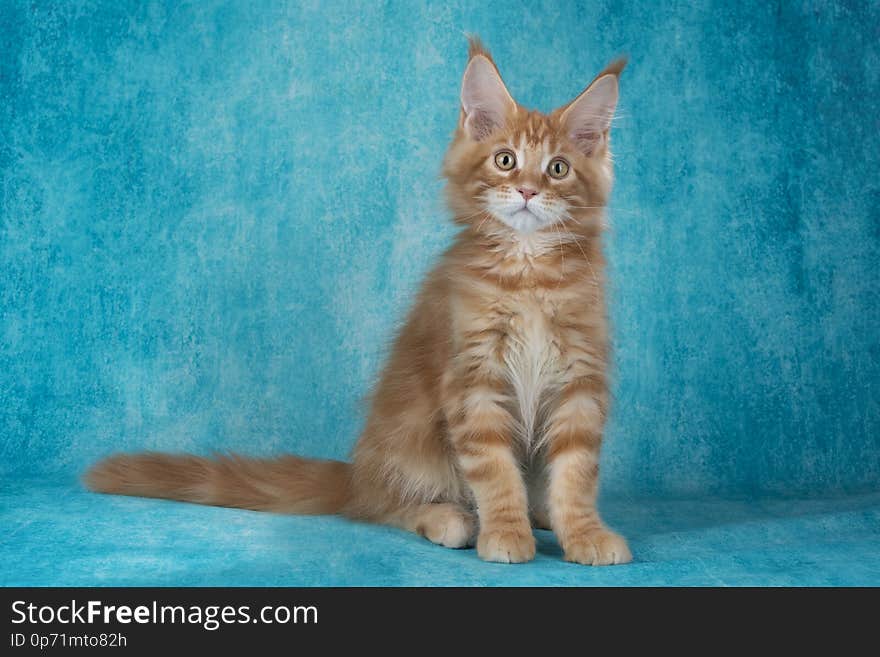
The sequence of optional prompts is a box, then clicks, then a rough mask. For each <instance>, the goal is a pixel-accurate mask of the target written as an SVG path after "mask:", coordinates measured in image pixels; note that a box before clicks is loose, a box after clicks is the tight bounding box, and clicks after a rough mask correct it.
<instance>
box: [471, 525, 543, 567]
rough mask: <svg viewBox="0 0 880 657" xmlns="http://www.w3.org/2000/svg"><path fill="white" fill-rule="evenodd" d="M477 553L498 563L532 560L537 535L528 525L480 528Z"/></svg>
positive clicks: (487, 559)
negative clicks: (533, 533)
mask: <svg viewBox="0 0 880 657" xmlns="http://www.w3.org/2000/svg"><path fill="white" fill-rule="evenodd" d="M477 554H479V555H480V558H482V559H485V560H486V561H497V562H498V563H523V562H525V561H531V560H532V559H534V558H535V537H534V536H533V535H532V530H531V527H529V526H528V525H525V526H524V527H519V526H504V527H487V528H485V529H482V530H480V535H479V538H478V539H477Z"/></svg>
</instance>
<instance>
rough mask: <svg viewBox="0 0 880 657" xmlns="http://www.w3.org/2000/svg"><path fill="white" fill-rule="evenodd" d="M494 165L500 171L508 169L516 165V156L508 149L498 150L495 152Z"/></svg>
mask: <svg viewBox="0 0 880 657" xmlns="http://www.w3.org/2000/svg"><path fill="white" fill-rule="evenodd" d="M495 166H496V167H498V168H499V169H501V170H502V171H510V170H511V169H512V168H513V167H515V166H516V156H515V155H514V154H513V153H511V152H510V151H498V152H497V153H496V154H495Z"/></svg>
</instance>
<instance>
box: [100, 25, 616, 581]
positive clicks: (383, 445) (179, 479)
mask: <svg viewBox="0 0 880 657" xmlns="http://www.w3.org/2000/svg"><path fill="white" fill-rule="evenodd" d="M622 68H623V65H622V63H620V62H618V63H615V64H613V65H611V66H610V67H609V68H608V69H606V71H604V72H603V73H602V74H600V75H599V76H598V77H597V78H596V80H594V82H593V84H592V85H591V86H590V87H589V88H588V89H587V90H586V91H584V92H583V93H582V94H581V95H580V96H578V97H577V98H576V99H575V101H573V102H572V103H570V104H569V105H567V106H565V107H562V108H560V109H558V110H556V111H554V112H552V113H550V114H541V113H538V112H534V111H529V110H527V109H525V108H523V107H522V106H520V105H518V104H516V103H515V101H513V99H512V98H510V96H509V94H507V91H506V88H505V87H504V86H503V82H501V78H500V75H498V73H497V68H496V67H495V64H494V62H493V61H492V59H491V56H490V55H489V53H488V52H487V51H486V49H485V48H484V47H483V46H482V45H481V44H480V43H479V42H478V41H476V40H474V41H472V43H471V49H470V59H469V63H468V71H467V72H466V74H465V78H464V82H463V88H462V111H461V120H460V123H459V126H458V128H457V130H456V132H455V135H454V137H453V140H452V143H451V145H450V148H449V151H448V153H447V155H446V159H445V162H444V167H443V172H444V176H445V177H446V180H447V187H446V196H447V199H448V202H449V206H450V208H451V211H452V214H453V218H454V220H455V222H456V223H457V224H459V225H460V226H461V231H460V233H459V235H458V236H457V238H456V239H455V241H454V243H453V244H452V246H451V247H450V248H449V249H448V250H447V252H446V253H445V254H444V255H443V257H442V258H441V260H440V262H439V263H438V264H437V266H436V267H435V268H434V270H433V271H432V272H431V273H430V274H429V275H428V277H427V278H426V280H425V281H424V283H423V285H422V288H421V291H420V292H419V295H418V298H417V299H416V301H415V304H414V306H413V308H412V310H411V312H410V313H409V316H408V318H407V320H406V323H405V325H404V327H403V329H402V330H401V332H400V333H399V335H398V336H397V339H396V341H395V343H394V347H393V350H392V353H391V355H390V358H389V360H388V362H387V363H386V365H385V368H384V370H383V372H382V375H381V377H380V380H379V383H378V385H377V387H376V389H375V391H374V394H373V397H372V406H371V412H370V415H369V418H368V421H367V424H366V427H365V429H364V432H363V434H362V435H361V437H360V439H359V441H358V442H357V444H356V446H355V448H354V451H353V455H352V460H351V463H340V462H332V461H314V460H310V459H303V458H299V457H293V456H288V457H282V458H280V459H275V460H253V459H244V458H241V457H237V456H235V457H222V458H216V459H205V458H200V457H194V456H186V455H163V454H139V455H138V454H135V455H117V456H112V457H110V458H108V459H106V460H104V461H102V462H100V463H98V464H97V465H95V466H94V467H93V468H92V470H91V471H90V472H88V473H87V475H86V482H87V485H88V486H89V487H90V488H92V489H93V490H96V491H101V492H106V493H117V494H125V495H140V496H150V497H162V498H170V499H179V500H186V501H190V502H197V503H203V504H216V505H225V506H234V507H242V508H248V509H258V510H266V511H277V512H288V513H341V514H344V515H346V516H348V517H351V518H355V519H359V520H366V521H372V522H380V523H387V524H390V525H394V526H398V527H403V528H405V529H408V530H411V531H414V532H418V533H419V534H421V535H423V536H426V537H427V538H428V539H430V540H431V541H434V542H435V543H439V544H442V545H446V546H449V547H464V546H467V545H472V544H474V543H476V546H477V550H478V552H479V554H480V556H482V557H483V558H484V559H487V560H491V561H501V562H522V561H527V560H529V559H531V558H532V557H533V556H534V554H535V540H534V538H533V535H532V525H533V524H535V525H538V526H542V527H547V526H549V527H552V529H553V530H554V531H555V532H556V535H557V536H558V538H559V540H560V543H561V545H562V547H563V550H564V553H565V558H566V559H568V560H570V561H575V562H578V563H584V564H611V563H623V562H626V561H628V560H629V559H630V555H629V551H628V549H627V545H626V542H625V541H624V540H623V539H622V538H621V537H620V536H618V535H617V534H615V533H613V532H611V531H610V530H608V529H607V528H606V527H605V526H604V525H603V523H602V521H601V519H600V517H599V515H598V512H597V510H596V495H597V486H598V462H599V449H600V444H601V440H602V430H603V425H604V421H605V418H606V416H607V413H608V390H607V363H608V345H609V339H608V328H607V324H606V319H605V306H604V296H603V292H604V278H603V277H604V271H605V267H604V260H603V256H602V248H601V234H602V226H603V208H604V206H605V205H606V202H607V199H608V195H609V193H610V191H611V184H612V164H611V154H610V150H609V138H608V137H609V128H610V117H611V114H613V111H614V102H615V101H616V94H617V79H618V76H619V74H620V72H621V70H622ZM500 152H509V153H510V154H511V157H513V158H515V160H516V165H515V166H513V167H512V168H510V169H507V170H505V169H503V168H501V165H500V164H499V162H501V163H502V164H504V163H508V164H509V163H510V162H511V161H512V160H508V159H500V160H499V159H498V154H499V153H500ZM554 158H563V160H564V162H565V163H566V164H567V166H568V167H570V168H569V170H568V172H567V175H564V176H562V177H560V178H558V179H557V178H554V177H553V176H552V175H550V164H551V163H552V162H554V161H555V160H554ZM521 190H527V192H528V193H526V191H521Z"/></svg>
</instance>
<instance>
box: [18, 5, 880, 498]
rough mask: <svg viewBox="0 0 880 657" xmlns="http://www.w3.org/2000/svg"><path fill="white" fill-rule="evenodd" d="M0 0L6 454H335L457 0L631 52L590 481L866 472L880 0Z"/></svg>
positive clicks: (827, 480)
mask: <svg viewBox="0 0 880 657" xmlns="http://www.w3.org/2000/svg"><path fill="white" fill-rule="evenodd" d="M333 4H334V3H328V2H317V1H314V2H307V3H281V2H245V1H243V0H242V1H239V2H219V1H215V0H200V1H199V2H190V3H184V2H180V3H178V2H171V1H169V2H141V3H135V2H128V3H126V2H109V1H107V2H59V3H57V6H53V5H52V4H49V3H45V2H23V1H16V0H4V1H3V2H0V471H3V472H6V473H7V476H8V475H10V474H11V473H23V472H67V473H73V472H75V471H76V470H77V469H79V468H81V467H82V466H83V465H84V464H85V463H86V462H87V461H89V460H90V459H92V458H94V457H96V456H97V455H99V454H103V453H105V452H107V451H110V450H111V449H138V448H152V449H165V450H196V451H208V450H210V449H211V448H225V449H235V450H240V451H245V452H250V453H258V454H267V453H273V452H277V451H280V450H296V451H298V452H301V453H305V454H310V455H319V456H337V457H340V456H343V455H345V454H346V453H347V451H348V449H349V447H350V445H351V444H352V442H353V440H354V439H355V437H356V435H357V431H358V429H359V426H360V424H361V423H362V420H363V409H362V406H361V405H360V403H359V399H360V398H361V397H362V396H363V395H364V394H365V392H366V391H367V389H368V386H369V383H370V381H371V379H372V377H373V376H374V375H375V374H376V372H377V369H378V367H379V364H380V361H381V358H382V354H383V352H384V350H385V348H386V345H387V342H388V340H389V337H390V335H391V333H392V331H393V329H394V326H395V322H396V321H397V320H398V319H399V318H400V317H401V315H402V313H403V312H404V311H405V309H406V306H407V304H408V301H409V299H410V298H411V295H412V293H413V290H414V288H415V286H416V285H417V284H418V280H419V278H420V275H421V274H422V273H423V272H424V271H425V269H426V268H427V267H429V266H430V263H431V262H432V260H433V259H434V257H435V256H436V254H437V253H438V252H440V251H441V250H442V249H443V248H444V246H445V245H446V244H447V243H448V242H449V239H450V236H451V235H452V229H451V227H450V226H448V225H447V223H446V220H445V216H444V210H443V207H442V205H441V202H440V200H439V191H440V182H439V181H438V179H437V172H438V169H439V163H440V159H441V156H442V154H443V151H444V148H445V144H446V141H447V138H448V136H449V134H450V132H451V130H452V129H453V127H454V125H455V121H456V120H457V111H458V108H457V93H458V83H459V76H460V73H461V71H462V68H463V64H464V61H465V44H464V38H463V36H462V32H463V31H474V32H477V33H479V34H481V35H482V36H483V37H484V39H485V40H486V41H487V43H488V44H489V45H490V47H491V48H492V49H493V51H494V53H495V55H496V59H497V61H498V63H499V65H500V67H501V69H502V72H503V73H504V75H505V77H506V78H507V81H508V83H509V86H510V88H511V90H512V92H513V93H514V95H516V96H517V97H518V99H520V101H521V102H523V103H524V104H526V105H530V106H535V107H538V108H542V109H550V108H552V107H554V106H556V105H558V104H561V103H563V102H566V101H567V100H569V99H570V98H571V97H572V96H573V95H574V94H576V93H577V92H578V91H579V90H580V88H581V87H582V85H583V84H585V83H586V82H588V81H589V79H590V78H591V77H592V75H593V74H594V73H595V72H596V71H597V70H599V68H600V67H601V66H602V65H603V64H604V63H605V62H606V61H607V60H608V59H609V58H611V57H612V56H614V55H616V54H618V53H620V52H628V53H629V54H630V56H631V66H630V68H629V69H628V70H627V71H626V73H625V74H624V77H623V82H622V94H623V100H622V107H621V116H620V119H619V121H618V122H617V124H616V128H615V132H614V142H615V150H616V160H617V170H618V185H617V188H616V190H615V194H614V199H613V212H612V222H613V229H612V232H611V233H610V234H609V241H608V249H607V250H608V254H609V259H610V261H611V266H612V295H611V299H612V307H611V314H612V318H613V321H614V325H615V327H616V335H615V342H616V360H617V368H616V400H617V401H616V405H615V409H614V416H613V420H612V423H611V427H610V429H609V441H608V443H607V450H606V454H605V469H604V478H605V479H604V480H605V485H606V487H607V489H609V490H612V491H617V492H627V493H632V494H654V493H672V494H687V493H694V492H700V491H705V492H710V493H723V494H734V493H737V494H739V493H768V492H784V491H792V492H795V491H797V492H804V491H817V492H828V491H839V490H845V489H866V488H876V487H877V484H878V479H880V408H878V404H880V402H878V399H880V339H878V326H880V298H878V296H880V281H878V273H877V263H878V259H880V184H878V175H877V170H878V164H880V162H878V152H880V137H878V135H880V122H878V117H880V106H878V105H880V101H878V98H880V80H878V78H880V48H878V41H880V38H878V37H880V31H878V25H880V6H878V5H877V4H876V3H870V2H865V3H846V4H844V5H838V4H835V3H819V2H816V3H811V2H803V3H788V2H783V3H767V2H763V1H762V2H741V3H727V2H718V3H699V2H697V3H694V2H671V3H662V4H661V3H656V2H646V3H629V2H620V1H618V0H615V1H613V2H611V1H609V2H586V3H560V2H546V3H544V4H543V6H542V5H541V4H540V3H536V2H521V3H520V2H503V3H498V4H497V5H494V6H493V5H491V4H489V3H485V2H466V1H464V0H453V1H452V2H447V3H432V2H423V3H418V4H398V3H371V2H357V1H346V2H341V3H338V4H336V5H335V6H333Z"/></svg>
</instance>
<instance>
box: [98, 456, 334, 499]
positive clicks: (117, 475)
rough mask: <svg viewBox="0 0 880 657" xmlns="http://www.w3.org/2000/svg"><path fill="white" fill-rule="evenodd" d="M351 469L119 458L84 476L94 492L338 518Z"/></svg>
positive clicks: (281, 462)
mask: <svg viewBox="0 0 880 657" xmlns="http://www.w3.org/2000/svg"><path fill="white" fill-rule="evenodd" d="M350 479H351V466H350V465H349V464H348V463H342V462H341V461H320V460H314V459H304V458H300V457H297V456H282V457H279V458H276V459H249V458H244V457H241V456H236V455H232V456H217V457H215V458H204V457H200V456H191V455H188V454H160V453H156V452H146V453H143V454H116V455H114V456H110V457H108V458H106V459H104V460H102V461H99V462H98V463H96V464H95V465H94V466H92V468H91V469H90V470H89V471H88V472H87V473H86V474H85V477H84V481H85V484H86V486H88V487H89V488H90V489H91V490H93V491H96V492H99V493H112V494H116V495H134V496H137V497H159V498H163V499H168V500H181V501H184V502H194V503H196V504H210V505H212V506H229V507H236V508H239V509H253V510H255V511H274V512H276V513H296V514H315V515H322V514H334V513H339V512H340V511H341V510H342V508H343V507H344V506H345V504H346V503H347V502H348V499H349V497H350V493H349V489H350Z"/></svg>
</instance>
